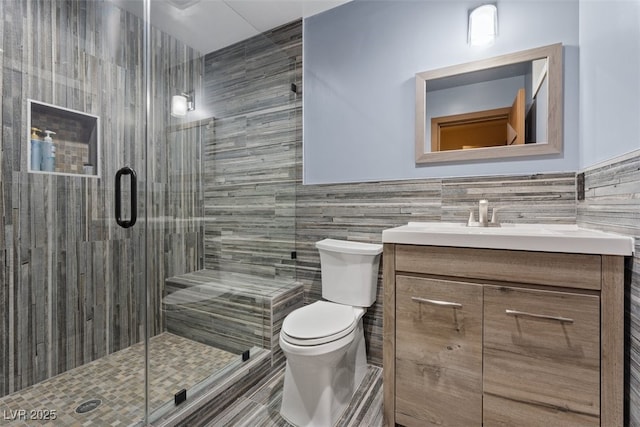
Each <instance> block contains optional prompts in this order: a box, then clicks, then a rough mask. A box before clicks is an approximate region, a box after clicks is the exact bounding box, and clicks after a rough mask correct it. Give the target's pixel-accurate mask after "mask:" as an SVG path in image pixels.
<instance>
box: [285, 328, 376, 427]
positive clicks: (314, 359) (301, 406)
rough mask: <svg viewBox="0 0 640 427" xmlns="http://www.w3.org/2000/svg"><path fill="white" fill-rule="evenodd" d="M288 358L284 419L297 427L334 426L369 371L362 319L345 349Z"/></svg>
mask: <svg viewBox="0 0 640 427" xmlns="http://www.w3.org/2000/svg"><path fill="white" fill-rule="evenodd" d="M285 355H286V356H287V365H286V368H285V375H284V386H283V390H282V406H281V407H280V414H281V415H282V417H283V418H284V419H285V420H287V421H288V422H289V423H291V424H293V425H295V426H298V427H302V426H305V427H316V426H317V427H328V426H333V425H335V424H336V422H337V421H338V420H339V419H340V417H341V416H342V413H343V412H344V410H345V409H346V408H347V407H348V406H349V403H350V402H351V398H352V397H353V395H354V393H355V391H356V390H357V388H358V386H359V385H360V383H361V382H362V379H363V378H364V376H365V374H366V371H367V353H366V347H365V341H364V330H363V327H362V319H360V320H359V322H358V326H357V329H356V331H355V336H354V339H353V341H352V342H351V343H350V344H349V345H347V346H346V348H344V347H343V348H340V349H337V350H334V351H332V352H330V353H326V354H322V355H316V356H299V355H293V354H287V353H286V352H285Z"/></svg>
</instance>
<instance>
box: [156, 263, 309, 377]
mask: <svg viewBox="0 0 640 427" xmlns="http://www.w3.org/2000/svg"><path fill="white" fill-rule="evenodd" d="M302 305H303V286H302V284H300V283H298V282H295V281H294V280H288V281H287V280H283V279H281V278H278V279H274V278H268V277H262V276H254V275H248V274H242V273H232V272H223V271H216V270H208V269H204V270H198V271H194V272H191V273H186V274H181V275H178V276H174V277H169V278H167V279H166V280H165V291H164V297H163V300H162V310H163V314H164V325H165V330H167V331H168V332H171V333H173V334H176V335H180V336H183V337H186V338H189V339H192V340H194V341H198V342H201V343H204V344H207V345H211V346H214V347H217V348H220V349H223V350H226V351H230V352H232V353H236V354H240V353H242V352H244V351H246V350H248V349H249V348H251V347H253V346H258V347H262V348H265V349H267V350H271V355H272V356H271V357H272V366H279V365H280V364H284V360H285V359H284V355H283V354H282V351H281V350H280V347H279V345H278V334H279V333H280V328H281V327H282V322H283V321H284V318H285V317H286V315H287V314H289V313H290V312H291V311H293V310H295V309H296V308H298V307H302Z"/></svg>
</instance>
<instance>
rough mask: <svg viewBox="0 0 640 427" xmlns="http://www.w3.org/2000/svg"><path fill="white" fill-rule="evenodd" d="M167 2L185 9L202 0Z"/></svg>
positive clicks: (172, 0) (173, 0) (168, 0)
mask: <svg viewBox="0 0 640 427" xmlns="http://www.w3.org/2000/svg"><path fill="white" fill-rule="evenodd" d="M167 3H169V4H170V5H171V6H173V7H175V8H177V9H180V10H184V9H186V8H188V7H191V6H193V5H194V4H196V3H200V0H167Z"/></svg>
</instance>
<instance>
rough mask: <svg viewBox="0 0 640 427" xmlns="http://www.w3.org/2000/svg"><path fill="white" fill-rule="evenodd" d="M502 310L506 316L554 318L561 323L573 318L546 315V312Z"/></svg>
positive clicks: (571, 320)
mask: <svg viewBox="0 0 640 427" xmlns="http://www.w3.org/2000/svg"><path fill="white" fill-rule="evenodd" d="M504 312H505V313H506V314H507V315H508V316H522V317H533V318H534V319H546V320H556V321H558V322H562V323H573V319H570V318H568V317H560V316H547V315H546V314H535V313H527V312H526V311H518V310H508V309H507V310H505V311H504Z"/></svg>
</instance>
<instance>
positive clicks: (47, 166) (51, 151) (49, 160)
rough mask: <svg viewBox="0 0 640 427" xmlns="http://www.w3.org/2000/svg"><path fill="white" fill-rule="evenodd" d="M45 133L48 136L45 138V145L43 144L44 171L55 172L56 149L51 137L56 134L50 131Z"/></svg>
mask: <svg viewBox="0 0 640 427" xmlns="http://www.w3.org/2000/svg"><path fill="white" fill-rule="evenodd" d="M44 133H46V134H47V136H45V137H44V143H43V144H42V170H43V171H47V172H53V171H55V170H56V147H55V146H54V145H53V139H52V138H51V135H55V134H56V133H55V132H53V131H50V130H45V131H44Z"/></svg>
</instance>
